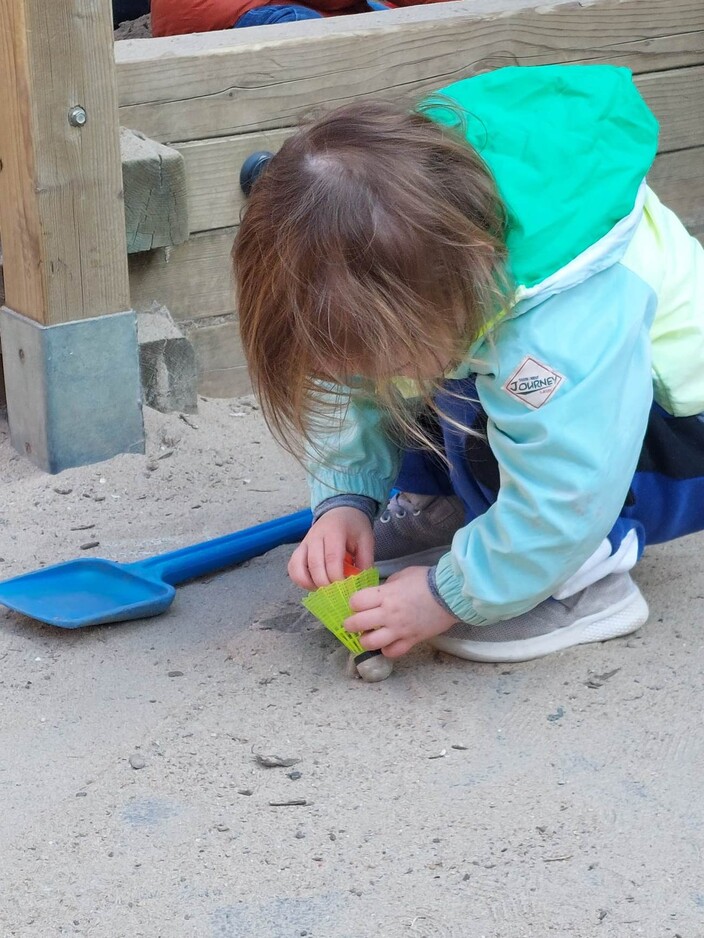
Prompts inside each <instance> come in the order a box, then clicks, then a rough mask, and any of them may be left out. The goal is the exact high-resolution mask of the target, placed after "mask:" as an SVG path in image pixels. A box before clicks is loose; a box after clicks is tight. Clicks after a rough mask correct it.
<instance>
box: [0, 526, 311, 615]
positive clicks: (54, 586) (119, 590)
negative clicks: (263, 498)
mask: <svg viewBox="0 0 704 938" xmlns="http://www.w3.org/2000/svg"><path fill="white" fill-rule="evenodd" d="M311 520H312V519H311V513H310V511H308V510H305V511H298V512H296V513H295V514H292V515H286V516H285V517H284V518H277V519H276V520H274V521H267V522H265V523H264V524H258V525H256V526H255V527H253V528H246V529H245V530H244V531H237V532H236V533H235V534H226V535H225V536H224V537H218V538H215V539H214V540H212V541H204V542H203V543H202V544H193V545H192V546H191V547H183V548H182V549H181V550H174V551H171V552H169V553H168V554H157V556H156V557H148V558H147V559H146V560H140V561H138V562H137V563H115V562H114V561H112V560H101V559H98V558H90V559H88V558H86V559H82V560H69V561H67V562H66V563H59V564H56V565H55V566H53V567H44V568H43V569H42V570H36V571H35V572H34V573H25V574H23V575H22V576H17V577H13V578H12V579H11V580H5V581H4V582H0V603H1V604H2V605H4V606H8V607H9V608H10V609H14V610H15V611H16V612H21V613H22V614H23V615H25V616H30V617H31V618H32V619H39V620H40V622H46V623H47V624H48V625H57V626H59V627H60V628H62V629H77V628H81V627H82V626H86V625H102V624H104V623H106V622H124V621H126V620H127V619H142V618H145V617H146V616H156V615H159V613H160V612H164V611H165V610H166V609H168V608H169V606H170V605H171V603H172V602H173V599H174V596H175V595H176V590H175V589H174V587H175V586H176V585H177V584H178V583H184V582H185V581H186V580H193V579H195V578H196V577H199V576H203V575H204V574H206V573H215V571H217V570H222V569H224V568H225V567H231V566H234V564H238V563H244V561H245V560H250V559H251V558H252V557H259V556H260V555H261V554H264V553H266V552H267V551H269V550H273V549H274V548H275V547H279V546H280V545H281V544H293V543H295V542H296V541H300V540H301V539H302V538H303V537H304V536H305V534H306V532H307V531H308V528H309V527H310V525H311Z"/></svg>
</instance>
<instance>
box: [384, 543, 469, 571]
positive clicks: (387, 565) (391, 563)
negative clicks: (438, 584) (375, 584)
mask: <svg viewBox="0 0 704 938" xmlns="http://www.w3.org/2000/svg"><path fill="white" fill-rule="evenodd" d="M449 549H450V545H449V544H446V545H445V547H429V548H428V549H427V550H421V551H418V553H417V554H406V556H405V557H394V558H393V559H392V560H380V561H378V562H376V563H375V564H374V566H375V567H376V569H377V570H378V571H379V576H380V577H387V576H391V574H392V573H398V571H399V570H405V569H406V567H432V566H433V564H436V563H437V562H438V560H440V558H441V557H442V556H443V554H446V553H447V552H448V551H449Z"/></svg>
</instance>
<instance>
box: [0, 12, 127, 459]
mask: <svg viewBox="0 0 704 938" xmlns="http://www.w3.org/2000/svg"><path fill="white" fill-rule="evenodd" d="M0 23H2V30H1V31H0V88H2V91H3V102H2V106H1V108H0V113H1V119H0V234H1V236H2V245H3V254H4V274H5V308H4V310H3V315H2V342H3V356H4V364H5V375H6V385H7V397H8V413H9V417H10V428H11V432H12V438H13V443H14V444H15V445H16V446H17V448H18V449H20V450H21V451H22V452H25V453H27V455H29V456H30V458H31V459H32V460H33V461H34V462H36V463H37V464H38V465H41V466H43V467H44V468H46V469H48V470H49V471H59V470H60V469H62V468H66V467H67V466H68V465H77V464H80V463H86V462H93V461H96V460H97V459H102V458H108V457H109V456H111V455H114V454H115V453H116V452H124V451H125V450H131V451H135V450H136V451H140V452H141V451H142V450H143V431H142V419H141V409H140V401H139V378H138V375H139V370H138V362H137V344H136V329H135V322H134V314H133V313H132V311H131V310H130V300H129V280H128V272H127V249H126V244H125V221H124V208H123V194H122V173H121V161H120V144H119V128H118V120H117V95H116V86H115V69H114V58H113V38H112V18H111V5H110V0H51V2H50V3H47V2H46V0H0ZM110 314H116V315H110ZM89 323H90V325H89ZM79 326H82V327H83V328H78V327H79ZM57 330H58V331H57ZM106 343H109V344H110V345H112V347H106ZM59 349H61V355H59ZM62 356H63V357H62ZM69 383H70V384H71V385H72V388H69V387H68V384H69ZM116 393H117V397H114V395H115V394H116ZM66 408H68V409H69V410H70V412H71V414H73V417H72V418H71V419H70V420H68V421H67V415H66Z"/></svg>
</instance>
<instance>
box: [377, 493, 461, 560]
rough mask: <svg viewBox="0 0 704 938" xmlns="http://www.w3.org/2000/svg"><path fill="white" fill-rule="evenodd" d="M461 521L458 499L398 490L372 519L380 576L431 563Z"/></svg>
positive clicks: (444, 551) (444, 549)
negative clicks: (377, 515)
mask: <svg viewBox="0 0 704 938" xmlns="http://www.w3.org/2000/svg"><path fill="white" fill-rule="evenodd" d="M463 524H464V508H463V507H462V502H461V501H460V500H459V498H455V497H448V496H444V495H414V494H412V493H411V492H399V494H398V495H394V497H393V498H392V499H391V501H390V502H389V504H388V505H387V506H386V509H385V510H384V511H383V512H382V513H381V514H380V515H379V517H378V518H377V519H376V521H375V522H374V541H375V548H374V566H375V567H376V568H377V569H378V571H379V574H380V576H382V577H384V576H390V575H391V574H392V573H396V571H397V570H403V569H405V568H406V567H412V566H413V565H414V564H426V565H428V566H431V565H432V564H434V563H437V561H438V560H439V559H440V558H441V557H442V555H443V554H446V553H447V552H448V550H449V549H450V544H451V543H452V538H453V535H454V533H455V531H457V530H458V529H459V528H461V527H462V525H463Z"/></svg>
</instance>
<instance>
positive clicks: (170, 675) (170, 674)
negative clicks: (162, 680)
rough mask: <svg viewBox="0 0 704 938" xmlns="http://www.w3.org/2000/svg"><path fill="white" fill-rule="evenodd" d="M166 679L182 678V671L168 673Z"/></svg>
mask: <svg viewBox="0 0 704 938" xmlns="http://www.w3.org/2000/svg"><path fill="white" fill-rule="evenodd" d="M166 676H167V677H183V671H169V672H168V673H167V675H166Z"/></svg>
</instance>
